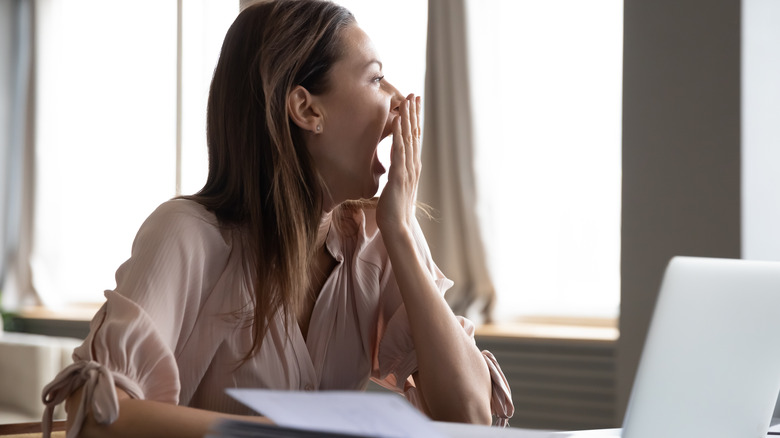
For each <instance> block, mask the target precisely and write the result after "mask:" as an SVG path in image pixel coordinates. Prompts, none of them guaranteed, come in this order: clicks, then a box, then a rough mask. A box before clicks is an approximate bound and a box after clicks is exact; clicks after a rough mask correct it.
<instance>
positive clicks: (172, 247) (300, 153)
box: [44, 0, 513, 437]
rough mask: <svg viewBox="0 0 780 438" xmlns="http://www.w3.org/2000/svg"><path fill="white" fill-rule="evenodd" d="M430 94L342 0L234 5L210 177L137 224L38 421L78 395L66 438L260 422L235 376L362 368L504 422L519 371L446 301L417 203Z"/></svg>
mask: <svg viewBox="0 0 780 438" xmlns="http://www.w3.org/2000/svg"><path fill="white" fill-rule="evenodd" d="M402 30H403V26H399V32H400V31H402ZM420 107H421V104H420V98H419V97H415V96H413V95H409V96H407V97H404V96H402V95H401V94H400V93H399V92H398V90H396V89H395V88H394V87H393V86H392V85H390V83H389V82H387V81H386V80H385V79H384V77H383V75H382V63H381V61H380V59H379V57H378V55H377V53H376V52H375V49H374V48H373V46H372V44H371V41H370V40H369V38H368V36H366V34H365V33H364V32H363V31H362V30H361V29H360V27H358V25H357V24H356V22H355V19H354V18H353V16H352V15H351V14H350V13H349V12H348V11H347V10H345V9H344V8H342V7H339V6H337V5H335V4H333V3H330V2H326V1H318V0H299V1H294V0H279V1H272V2H263V3H260V4H256V5H253V6H250V7H248V8H246V9H245V10H244V11H243V12H241V13H240V14H239V16H238V18H237V19H236V21H235V22H234V23H233V25H232V26H231V28H230V30H229V31H228V33H227V36H226V37H225V41H224V44H223V46H222V52H221V54H220V59H219V62H218V64H217V67H216V70H215V72H214V78H213V80H212V84H211V90H210V95H209V102H208V120H207V127H208V147H209V176H208V180H207V182H206V184H205V186H204V187H203V189H202V190H201V191H200V192H198V193H197V194H195V195H193V196H188V197H184V198H181V199H174V200H171V201H168V202H166V203H164V204H163V205H161V206H160V207H159V208H158V209H157V210H156V211H155V212H153V213H152V214H151V216H149V218H148V219H147V220H146V222H145V223H144V224H143V225H142V226H141V228H140V230H139V232H138V235H137V237H136V239H135V242H134V243H133V251H132V255H131V257H130V259H129V260H128V261H127V262H125V263H124V264H123V265H122V266H121V267H120V268H119V270H118V271H117V274H116V280H117V288H116V289H115V290H113V291H107V292H106V303H105V305H104V306H103V307H102V308H101V310H100V311H99V312H98V313H97V314H96V316H95V318H94V319H93V321H92V323H91V331H90V334H89V336H88V337H87V339H86V340H85V342H84V344H83V345H82V346H81V347H79V348H77V349H76V350H75V351H74V355H73V357H74V360H75V363H74V364H73V365H71V366H69V367H68V368H66V369H65V370H63V371H62V372H61V373H60V374H59V375H58V376H57V378H56V379H55V380H54V381H53V382H52V383H51V384H49V385H48V386H47V387H46V388H45V389H44V402H45V403H46V405H47V408H46V413H45V414H44V425H45V426H46V425H48V424H49V423H50V421H51V420H50V418H51V417H50V416H51V411H52V409H53V407H54V406H55V405H57V404H58V403H61V402H63V401H66V409H67V412H68V422H69V430H68V437H76V436H83V437H92V436H111V437H122V436H132V437H138V436H145V437H154V436H161V437H178V436H181V437H189V436H192V437H199V436H203V435H204V433H206V432H207V431H208V429H209V428H210V426H211V425H212V424H213V423H214V422H215V421H217V420H218V419H220V418H226V417H231V416H233V417H235V416H239V415H240V416H246V418H251V419H253V420H254V421H267V420H266V419H264V418H262V417H256V416H254V417H253V416H251V412H250V411H248V410H247V409H246V408H244V407H243V406H241V405H240V404H239V403H238V402H235V401H234V400H232V399H230V398H229V397H228V396H227V395H226V394H225V392H224V390H225V388H234V387H254V388H274V389H291V390H326V389H350V390H362V389H365V387H366V385H367V383H368V380H369V379H372V380H374V381H375V382H377V383H379V384H381V385H383V386H385V387H387V388H390V389H392V390H394V391H397V392H399V393H402V394H404V396H405V397H406V398H407V399H408V400H409V401H410V402H411V403H413V404H414V405H416V406H417V407H418V408H419V409H421V410H422V411H423V412H425V413H427V414H428V415H429V416H430V417H431V418H433V419H435V420H442V421H460V422H471V423H482V424H488V423H490V421H491V414H492V415H495V416H496V417H497V418H498V422H499V423H502V424H505V423H506V419H507V418H509V417H510V416H511V415H512V412H513V406H512V401H511V396H510V392H509V388H508V386H507V383H506V379H505V378H504V376H503V374H502V373H501V370H500V368H499V367H498V364H497V363H496V361H495V359H494V358H493V356H492V355H491V354H490V353H489V352H480V351H479V350H478V349H477V347H476V346H475V343H474V340H473V334H474V327H473V324H471V323H470V322H469V321H467V320H465V319H463V318H460V317H456V316H455V315H453V313H452V312H451V310H450V309H449V307H448V306H447V304H446V302H445V301H444V299H443V296H442V295H443V293H444V291H445V290H446V289H447V288H448V287H449V286H450V285H451V284H452V282H451V281H449V280H448V279H447V278H445V277H444V275H443V274H442V273H441V272H440V271H439V269H438V268H437V267H436V265H435V264H434V262H433V260H432V259H431V255H430V252H429V250H428V247H427V244H426V242H425V239H424V237H423V235H422V233H421V231H420V228H419V225H418V224H417V221H416V219H415V216H414V200H415V192H416V189H417V181H418V177H419V175H420V169H421V163H420V146H421V129H420V126H421V120H420V115H421V114H420ZM390 135H392V139H393V143H392V152H391V165H390V168H389V173H388V182H387V185H386V187H385V189H384V191H383V192H382V195H381V196H380V197H379V198H378V200H377V199H374V200H368V199H370V198H371V197H372V196H374V195H375V194H376V192H377V188H378V180H379V177H380V175H381V174H383V173H384V172H385V169H384V167H383V166H382V164H381V163H380V162H379V160H378V159H377V145H378V143H379V142H380V141H381V140H382V139H383V138H385V137H387V136H390Z"/></svg>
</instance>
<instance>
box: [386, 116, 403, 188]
mask: <svg viewBox="0 0 780 438" xmlns="http://www.w3.org/2000/svg"><path fill="white" fill-rule="evenodd" d="M401 107H403V103H401ZM402 123H403V122H402V120H401V117H400V116H398V117H396V118H395V119H394V120H393V145H392V147H391V149H390V171H389V172H388V174H387V180H388V183H389V182H390V181H395V180H396V179H397V178H399V177H402V176H403V175H401V173H402V172H404V171H405V169H402V168H403V167H405V165H406V154H405V150H404V140H403V133H402V131H403V129H402V127H401V125H402Z"/></svg>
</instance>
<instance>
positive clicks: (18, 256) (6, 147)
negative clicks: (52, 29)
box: [0, 0, 38, 310]
mask: <svg viewBox="0 0 780 438" xmlns="http://www.w3.org/2000/svg"><path fill="white" fill-rule="evenodd" d="M0 23H1V25H0V29H1V30H0V41H2V42H0V148H1V149H0V249H2V253H0V308H2V309H4V310H17V309H18V308H20V307H21V306H23V305H28V304H38V300H37V297H36V296H35V293H34V291H33V288H32V276H31V270H30V264H29V260H30V257H29V254H30V248H31V243H32V214H33V193H34V190H33V182H34V168H33V163H34V161H33V157H34V149H33V132H34V130H33V116H32V115H33V111H34V98H35V95H34V80H33V78H34V63H35V61H34V59H35V57H34V47H35V46H34V0H8V1H3V2H0Z"/></svg>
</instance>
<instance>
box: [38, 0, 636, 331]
mask: <svg viewBox="0 0 780 438" xmlns="http://www.w3.org/2000/svg"><path fill="white" fill-rule="evenodd" d="M339 3H340V4H342V5H344V6H345V7H347V8H348V9H350V10H351V11H352V12H353V13H354V14H355V16H356V18H357V20H358V23H359V24H360V25H361V27H362V28H363V29H364V30H365V31H366V32H367V33H368V35H369V36H370V37H371V39H372V40H373V41H374V43H375V45H376V47H377V50H378V51H379V54H380V55H381V57H382V58H383V59H382V60H383V63H384V72H385V74H386V77H387V78H388V80H389V81H390V82H392V83H393V84H394V85H395V86H396V87H397V88H398V89H399V90H400V91H401V92H403V93H410V92H414V93H416V94H421V95H423V96H424V89H423V88H424V75H425V53H426V28H427V7H426V2H424V1H419V0H399V1H398V2H395V3H394V4H393V7H392V8H388V7H387V5H378V4H376V3H375V2H366V1H363V0H341V1H339ZM467 3H468V7H469V9H468V13H469V20H470V29H469V33H470V39H471V43H470V48H469V50H470V56H471V61H472V69H471V77H472V82H473V85H472V95H473V98H472V102H473V105H474V111H473V114H474V115H475V117H476V119H475V132H476V139H475V140H476V151H477V153H476V157H475V166H476V169H477V178H478V189H479V199H480V203H479V205H478V207H479V211H480V219H481V220H482V221H483V235H484V236H485V237H486V239H487V242H486V245H487V250H488V251H487V252H488V254H489V263H490V269H491V273H492V275H493V279H494V282H495V285H496V288H497V292H498V299H499V305H498V306H497V310H498V315H497V316H498V317H499V319H508V318H512V317H516V316H518V315H521V314H525V315H529V314H536V315H561V314H564V315H588V316H615V315H616V314H617V308H618V299H619V233H620V225H619V219H620V204H619V203H620V99H621V96H620V92H621V63H622V57H621V51H622V3H621V2H619V1H616V0H595V1H590V2H578V1H575V0H554V1H552V2H549V1H541V2H540V1H530V0H522V1H521V0H516V1H514V0H503V1H502V0H480V1H474V0H471V1H469V2H467ZM177 7H180V8H181V9H179V10H177ZM37 13H38V18H37V20H38V23H37V29H38V32H39V35H38V53H37V57H38V58H37V59H38V78H37V84H38V90H37V102H36V107H37V109H38V113H37V120H36V127H37V128H36V129H37V132H36V135H37V144H38V151H37V153H38V163H37V200H36V223H35V239H34V240H35V241H34V243H35V248H34V254H33V268H34V275H35V278H34V282H35V286H36V288H37V289H38V292H39V293H40V295H41V296H42V297H43V299H44V301H45V304H46V305H48V306H53V307H56V306H57V305H59V304H67V303H75V302H84V301H88V302H95V301H102V291H103V290H106V289H112V288H113V287H114V284H115V283H114V279H113V275H114V272H115V271H116V268H117V267H118V266H119V265H120V264H121V263H122V262H123V261H124V260H126V259H127V257H128V256H129V254H130V246H131V243H132V240H133V237H134V236H135V233H136V231H137V230H138V227H139V226H140V224H141V223H142V221H143V220H144V219H145V218H146V217H147V216H148V214H149V213H151V211H152V210H153V209H154V208H155V207H156V206H157V205H159V204H160V203H161V202H163V201H165V200H167V199H169V198H171V197H173V196H175V195H176V194H177V193H193V192H195V191H197V190H198V189H200V187H201V186H202V184H203V182H204V181H205V176H206V172H207V155H206V145H205V108H206V98H207V95H208V85H209V82H210V80H211V75H212V71H213V67H214V65H215V63H216V59H217V56H218V52H219V47H220V46H221V43H222V39H223V38H224V34H225V32H226V30H227V28H228V27H229V25H230V23H232V21H233V19H234V18H235V15H236V14H237V13H238V2H235V1H214V0H187V1H182V2H179V3H178V6H177V2H160V1H155V0H139V1H136V2H131V3H122V4H113V3H111V2H103V1H100V0H71V1H68V2H62V1H54V0H48V1H43V2H40V7H39V8H38V11H37ZM179 14H180V17H181V27H179V26H177V20H178V18H179V17H178V15H179ZM116 16H121V17H123V19H122V20H110V19H105V18H104V17H116ZM401 23H402V24H401ZM400 28H403V32H400V31H399V29H400ZM179 33H180V34H179ZM177 55H180V56H181V68H180V69H178V67H177ZM177 87H178V88H180V92H179V93H178V94H177ZM178 99H180V101H178ZM177 124H178V126H180V128H181V131H180V133H179V134H177ZM390 141H391V139H386V140H385V141H384V142H383V144H382V145H380V158H381V159H382V161H383V162H384V163H385V164H387V163H388V162H389V145H390ZM177 145H178V147H177ZM383 184H384V180H383V181H382V185H383ZM177 189H178V190H177Z"/></svg>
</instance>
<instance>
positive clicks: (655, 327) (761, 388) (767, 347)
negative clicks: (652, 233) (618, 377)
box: [561, 257, 780, 438]
mask: <svg viewBox="0 0 780 438" xmlns="http://www.w3.org/2000/svg"><path fill="white" fill-rule="evenodd" d="M779 340H780V262H757V261H746V260H730V259H713V258H695V257H675V258H673V259H672V260H671V262H670V263H669V265H668V266H667V268H666V273H665V274H664V278H663V282H662V284H661V291H660V294H659V297H658V302H657V303H656V307H655V313H654V314H653V318H652V322H651V324H650V329H649V332H648V336H647V341H646V343H645V347H644V350H643V351H642V358H641V361H640V364H639V369H638V371H637V375H636V379H635V381H634V387H633V389H632V391H631V397H630V400H629V404H628V409H627V411H626V416H625V420H624V422H623V429H622V432H621V431H620V430H619V429H615V430H610V431H598V432H597V431H591V432H585V433H573V434H561V435H562V436H564V435H565V436H569V437H580V436H582V437H595V436H610V437H615V436H620V437H622V438H659V437H664V438H678V437H679V438H682V437H686V438H690V437H705V438H710V437H723V438H749V437H756V438H758V437H765V436H766V435H767V429H768V428H769V425H770V420H771V419H772V414H773V411H774V407H775V402H776V401H777V399H778V393H779V392H780V342H778V341H779Z"/></svg>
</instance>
